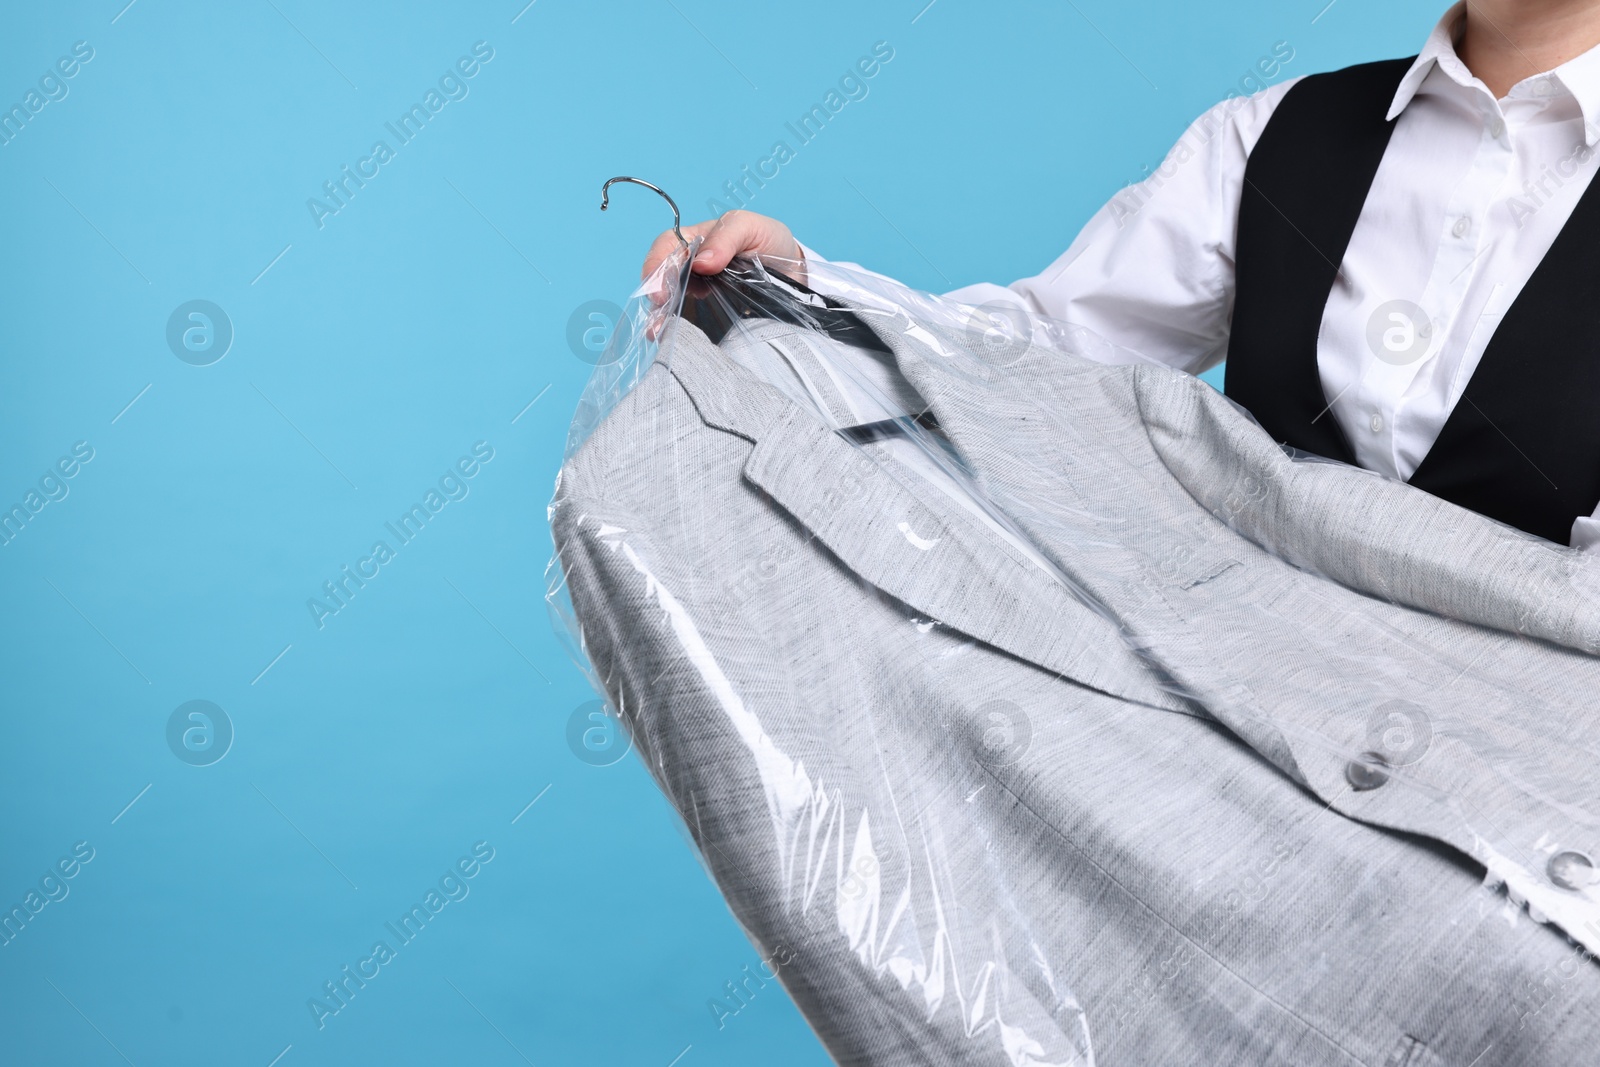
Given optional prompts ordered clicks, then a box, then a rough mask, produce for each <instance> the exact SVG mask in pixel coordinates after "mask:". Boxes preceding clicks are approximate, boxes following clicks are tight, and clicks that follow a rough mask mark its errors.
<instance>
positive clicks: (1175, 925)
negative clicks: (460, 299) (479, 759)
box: [549, 245, 1600, 1067]
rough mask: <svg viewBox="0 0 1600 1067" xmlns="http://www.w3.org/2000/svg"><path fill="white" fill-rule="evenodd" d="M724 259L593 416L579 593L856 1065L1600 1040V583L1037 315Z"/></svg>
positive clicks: (646, 726)
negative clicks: (1599, 1014)
mask: <svg viewBox="0 0 1600 1067" xmlns="http://www.w3.org/2000/svg"><path fill="white" fill-rule="evenodd" d="M694 250H695V246H693V245H691V246H690V247H689V248H687V249H683V250H680V251H679V252H678V253H677V254H675V255H674V256H672V257H669V259H668V260H667V262H666V263H664V264H663V265H662V266H661V268H660V269H658V270H657V271H656V272H655V273H654V274H653V275H652V276H651V277H649V278H647V279H646V280H645V282H644V283H642V284H641V286H640V287H639V289H638V290H637V291H636V292H635V293H634V295H633V297H632V299H631V300H630V302H629V304H628V307H627V309H626V311H625V314H624V319H623V322H622V323H620V324H619V326H618V328H617V329H616V331H615V332H614V334H613V338H612V344H611V347H610V348H608V349H607V351H606V353H605V354H604V356H603V357H602V359H601V360H600V362H599V363H598V365H597V367H596V369H595V372H594V375H593V377H592V379H591V381H590V383H589V386H588V388H587V389H586V391H585V393H584V396H583V398H582V400H581V402H580V405H579V409H578V412H577V414H576V416H575V418H574V421H573V426H572V430H571V433H570V435H569V446H568V451H567V456H566V462H565V464H564V466H563V469H562V472H561V475H560V478H559V481H558V485H557V489H556V493H555V497H554V499H553V500H552V502H551V505H550V512H549V514H550V521H551V525H552V528H553V532H554V539H555V544H556V558H555V559H554V560H552V563H551V567H550V571H549V575H550V592H549V602H550V604H551V607H552V611H553V613H554V616H555V618H556V620H557V624H558V627H559V628H561V629H562V630H563V632H564V633H565V634H566V635H567V636H568V637H569V639H570V641H571V647H572V650H573V653H574V656H575V658H576V659H577V661H578V662H579V663H580V664H581V665H582V666H583V667H584V668H585V669H586V670H587V671H588V672H589V673H590V676H591V678H592V680H593V682H594V685H595V687H596V689H597V690H598V691H599V692H601V693H602V694H604V696H605V698H606V700H607V702H608V704H609V705H610V707H611V708H612V709H614V711H615V714H616V715H617V717H618V718H619V720H620V721H621V722H622V723H623V724H624V725H625V727H626V729H627V730H628V731H629V733H630V735H631V737H632V738H633V741H634V744H635V746H636V749H637V751H638V752H639V754H640V756H641V757H642V758H643V760H644V761H645V763H646V764H647V766H648V767H649V769H650V772H651V773H652V775H653V776H654V777H655V779H656V781H657V783H658V784H659V786H660V788H661V789H662V790H663V792H664V793H665V794H666V795H667V797H668V798H669V799H670V800H671V802H672V803H673V805H674V806H675V808H676V809H677V811H678V812H679V813H680V815H681V816H682V818H683V820H684V823H685V825H686V827H687V829H688V831H689V832H690V834H691V835H692V837H693V840H694V842H695V844H696V846H697V848H698V850H699V852H700V855H701V857H702V859H703V861H704V862H705V864H706V865H707V868H708V870H709V872H710V874H711V875H712V877H713V878H714V879H715V880H716V883H717V885H718V886H719V888H720V889H721V891H722V892H723V894H724V896H725V897H726V899H727V900H728V903H729V905H730V907H731V909H732V911H733V913H734V914H735V916H736V917H737V918H738V920H739V922H740V923H741V924H742V925H743V927H744V928H745V930H746V931H747V932H748V934H749V936H750V937H751V939H752V940H753V941H754V942H755V943H756V944H757V945H758V946H759V947H760V948H761V949H763V951H764V958H768V959H771V960H773V961H774V963H773V964H772V966H771V973H768V974H764V975H762V976H760V980H776V981H779V982H782V983H783V985H784V986H785V988H787V989H788V990H789V992H790V993H791V995H792V996H793V997H794V999H795V1001H796V1003H797V1004H798V1005H799V1007H800V1009H801V1011H802V1012H803V1013H804V1014H805V1016H806V1018H807V1020H808V1021H809V1022H810V1024H811V1025H812V1027H813V1028H814V1029H815V1030H816V1032H817V1033H818V1035H819V1036H820V1037H821V1039H822V1040H823V1042H824V1044H825V1045H826V1047H827V1048H828V1050H829V1052H830V1054H832V1055H833V1056H834V1058H835V1059H836V1060H837V1061H838V1062H840V1063H851V1064H856V1063H860V1064H902V1063H903V1064H924V1063H951V1064H954V1063H962V1064H978V1063H994V1064H1008V1065H1013V1067H1023V1065H1029V1064H1040V1065H1042V1064H1091V1063H1099V1064H1148V1063H1158V1062H1202V1061H1207V1062H1252V1063H1255V1062H1260V1063H1269V1062H1293V1063H1297V1064H1320V1063H1329V1064H1334V1063H1339V1064H1348V1063H1350V1062H1351V1061H1352V1059H1354V1060H1355V1061H1358V1062H1363V1063H1384V1062H1389V1061H1390V1058H1392V1057H1393V1056H1395V1055H1397V1053H1396V1049H1401V1050H1402V1052H1403V1051H1404V1049H1406V1048H1409V1047H1411V1046H1408V1045H1406V1044H1405V1042H1407V1041H1410V1042H1413V1043H1418V1042H1421V1043H1424V1044H1427V1045H1428V1047H1429V1048H1430V1049H1431V1050H1432V1052H1431V1053H1430V1054H1436V1055H1439V1056H1441V1057H1443V1059H1442V1061H1441V1062H1456V1061H1457V1060H1458V1059H1459V1062H1463V1063H1466V1062H1470V1061H1471V1060H1472V1058H1473V1056H1474V1055H1477V1054H1478V1053H1479V1052H1480V1051H1481V1050H1482V1048H1483V1042H1484V1041H1492V1042H1494V1043H1496V1046H1497V1047H1499V1048H1500V1049H1501V1050H1502V1052H1504V1053H1505V1054H1506V1055H1507V1057H1508V1058H1504V1059H1496V1060H1495V1061H1494V1062H1507V1063H1510V1062H1524V1059H1519V1058H1517V1057H1518V1056H1519V1055H1520V1054H1521V1053H1520V1052H1519V1050H1525V1051H1526V1052H1527V1056H1528V1057H1534V1056H1535V1053H1537V1055H1538V1056H1545V1055H1547V1054H1549V1052H1550V1050H1551V1049H1561V1048H1565V1047H1566V1045H1565V1044H1563V1042H1572V1048H1573V1049H1574V1050H1576V1049H1578V1048H1580V1047H1584V1046H1582V1044H1581V1039H1582V1035H1583V1032H1584V1031H1583V1030H1582V1029H1581V1028H1574V1027H1572V1026H1571V1025H1570V1017H1571V1016H1570V1012H1567V1011H1565V1010H1558V1008H1557V1007H1556V1006H1555V1004H1554V1001H1553V1000H1552V997H1553V996H1554V995H1555V994H1549V995H1546V994H1548V993H1549V990H1550V989H1551V988H1552V987H1551V985H1550V982H1549V981H1548V980H1547V979H1548V978H1549V976H1550V975H1552V974H1559V975H1560V976H1561V979H1560V981H1561V982H1565V983H1567V984H1565V985H1562V984H1559V983H1558V984H1557V986H1556V987H1554V988H1556V989H1557V992H1558V993H1560V994H1561V995H1563V996H1576V995H1577V991H1585V992H1595V993H1596V994H1597V995H1600V984H1596V978H1595V974H1594V972H1595V971H1596V970H1597V968H1596V967H1595V965H1594V963H1593V961H1592V960H1591V958H1590V955H1591V953H1593V952H1594V951H1596V950H1600V892H1597V889H1596V886H1595V883H1594V880H1593V874H1594V863H1595V860H1594V857H1596V856H1600V852H1597V849H1600V840H1597V836H1600V831H1597V824H1596V816H1597V814H1600V776H1596V775H1595V774H1593V773H1592V768H1593V767H1594V766H1595V756H1596V751H1597V748H1600V745H1597V740H1600V738H1597V734H1600V729H1597V727H1596V726H1595V723H1594V717H1593V716H1592V714H1590V712H1589V710H1588V707H1587V703H1588V694H1591V693H1593V692H1596V691H1600V660H1597V659H1596V657H1595V655H1594V653H1595V651H1596V649H1597V648H1600V595H1597V594H1600V571H1597V569H1596V562H1595V560H1594V559H1593V558H1592V557H1590V556H1587V555H1584V554H1583V553H1581V552H1578V551H1575V550H1572V549H1568V548H1565V547H1558V546H1554V545H1551V544H1549V543H1548V542H1544V541H1542V540H1539V539H1537V538H1533V537H1530V536H1528V535H1525V534H1522V533H1520V532H1518V531H1516V530H1512V529H1510V528H1508V527H1505V526H1502V525H1500V524H1497V523H1495V522H1493V521H1491V520H1488V519H1485V518H1483V517H1481V516H1478V515H1476V514H1473V513H1471V512H1467V511H1464V510H1462V509H1460V508H1457V507H1455V506H1454V505H1451V504H1448V503H1445V502H1443V501H1441V500H1439V499H1437V498H1435V497H1432V496H1430V495H1428V494H1426V493H1423V492H1421V491H1418V490H1415V489H1412V488H1410V487H1408V486H1406V485H1404V484H1402V483H1399V482H1395V481H1390V480H1385V479H1383V478H1381V477H1379V476H1376V475H1373V474H1370V473H1368V472H1365V471H1361V470H1358V469H1355V468H1351V467H1346V466H1343V465H1340V464H1335V463H1330V462H1326V461H1321V460H1315V459H1312V458H1309V457H1303V456H1294V455H1288V454H1286V453H1285V452H1284V450H1283V449H1281V448H1279V447H1278V446H1277V445H1276V444H1275V443H1274V442H1273V441H1272V440H1271V439H1270V438H1269V437H1268V436H1267V435H1266V434H1265V433H1264V432H1263V431H1262V430H1261V429H1260V427H1259V426H1257V425H1256V424H1255V423H1254V422H1253V421H1252V420H1251V419H1250V417H1249V416H1248V414H1246V413H1245V412H1244V411H1243V410H1242V409H1240V408H1238V407H1237V406H1236V405H1234V404H1232V403H1231V402H1229V401H1228V400H1227V399H1226V398H1224V397H1223V396H1221V395H1220V394H1218V393H1217V392H1216V391H1214V390H1213V389H1211V388H1210V387H1209V386H1207V385H1206V384H1204V383H1203V382H1201V381H1199V380H1198V379H1196V378H1193V377H1191V376H1189V375H1186V374H1183V373H1181V372H1178V371H1174V370H1171V369H1168V368H1166V367H1162V366H1157V365H1155V364H1153V363H1150V362H1148V361H1145V360H1142V359H1141V358H1140V357H1139V356H1138V354H1137V353H1133V352H1129V351H1127V350H1125V349H1120V348H1118V347H1117V346H1115V345H1113V344H1111V343H1109V342H1107V341H1105V340H1103V339H1102V338H1099V337H1097V336H1095V335H1093V334H1092V333H1090V332H1089V331H1087V330H1083V329H1081V328H1076V327H1074V326H1072V325H1071V324H1067V323H1060V322H1055V321H1051V320H1048V319H1045V318H1043V317H1041V316H1039V315H1036V314H1034V313H1032V312H1031V311H1030V310H1029V309H1028V308H1027V307H1025V306H1023V305H1022V304H1021V303H1020V301H1019V302H1016V303H1007V304H996V305H985V306H983V307H973V306H970V305H967V304H963V303H960V302H958V301H955V300H951V299H948V298H941V297H937V296H931V295H929V294H926V293H921V292H917V291H914V290H910V289H908V288H906V287H904V286H901V285H899V284H898V283H895V282H893V281H892V280H890V279H887V278H883V277H881V276H878V275H872V274H868V273H866V272H861V271H856V270H851V269H847V268H844V267H839V266H836V265H833V264H829V263H826V262H822V261H817V260H811V261H809V262H796V261H783V260H773V259H767V260H764V261H745V260H736V261H735V263H734V264H733V265H732V266H730V268H729V269H728V270H727V271H724V272H722V273H720V274H718V275H714V276H710V277H702V276H698V275H692V274H690V273H689V272H688V271H687V269H686V264H687V263H688V260H689V257H690V256H691V255H692V254H693V252H694ZM1374 960H1381V961H1382V965H1381V966H1378V967H1375V966H1374V965H1373V961H1374ZM1397 987H1399V988H1404V989H1406V990H1408V991H1409V992H1408V996H1407V997H1406V998H1402V999H1401V1000H1400V1001H1398V1002H1397V1001H1396V999H1395V997H1394V995H1393V994H1394V990H1395V989H1396V988H1397ZM1541 991H1543V992H1541ZM1397 1003H1400V1004H1403V1005H1405V1007H1404V1008H1403V1009H1402V1008H1397V1007H1396V1006H1395V1005H1396V1004H1397ZM1353 1017H1354V1018H1362V1019H1364V1020H1366V1022H1365V1023H1364V1025H1362V1026H1359V1027H1352V1026H1351V1025H1350V1024H1349V1020H1350V1019H1351V1018H1353ZM1564 1020H1565V1021H1568V1022H1569V1025H1567V1026H1566V1027H1565V1028H1563V1027H1562V1026H1561V1025H1560V1024H1561V1023H1562V1022H1563V1021H1564ZM1423 1030H1427V1033H1426V1034H1424V1033H1422V1031H1423ZM1587 1032H1588V1034H1589V1035H1590V1037H1594V1036H1595V1035H1596V1034H1597V1033H1600V1030H1593V1029H1591V1030H1589V1031H1587ZM1219 1042H1220V1044H1219ZM1475 1042H1476V1046H1475V1047H1470V1046H1474V1043H1475ZM1469 1047H1470V1048H1469ZM1202 1048H1204V1049H1207V1050H1209V1051H1208V1052H1207V1053H1206V1054H1205V1055H1204V1056H1201V1055H1200V1054H1199V1053H1198V1052H1197V1051H1196V1050H1198V1049H1202ZM1457 1051H1461V1052H1463V1053H1467V1054H1465V1055H1461V1056H1459V1057H1458V1056H1457ZM1405 1054H1407V1055H1409V1054H1410V1053H1405ZM1574 1054H1576V1053H1574ZM1393 1062H1410V1061H1401V1060H1394V1061H1393ZM1417 1062H1422V1061H1420V1060H1419V1061H1417ZM1526 1062H1530V1063H1531V1062H1538V1060H1537V1059H1536V1058H1527V1059H1526Z"/></svg>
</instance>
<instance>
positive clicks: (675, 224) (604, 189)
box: [600, 174, 689, 248]
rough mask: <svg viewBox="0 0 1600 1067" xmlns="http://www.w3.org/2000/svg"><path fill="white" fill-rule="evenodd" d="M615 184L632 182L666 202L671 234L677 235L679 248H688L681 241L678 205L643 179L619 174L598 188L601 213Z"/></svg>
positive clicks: (607, 203) (682, 240)
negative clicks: (670, 210) (670, 213)
mask: <svg viewBox="0 0 1600 1067" xmlns="http://www.w3.org/2000/svg"><path fill="white" fill-rule="evenodd" d="M617 182H632V183H633V184H635V185H642V186H644V187H645V188H646V189H649V190H651V191H652V192H654V193H655V194H656V195H657V196H659V197H661V199H663V200H665V201H666V202H667V204H668V205H669V206H670V207H671V208H672V232H673V233H674V234H676V235H677V237H678V244H679V245H680V246H682V247H683V248H688V247H689V242H688V241H685V240H684V239H683V230H682V228H681V225H682V222H683V216H682V215H680V214H679V213H678V204H677V202H676V201H675V200H673V199H672V197H670V196H668V195H667V193H666V190H664V189H662V188H661V187H660V186H659V185H652V184H650V183H649V182H647V181H645V180H644V179H643V178H630V177H628V176H627V175H625V174H619V175H618V176H617V177H615V178H612V179H611V180H610V181H608V182H606V183H605V184H604V185H602V186H601V187H600V210H601V211H604V210H605V209H606V208H607V207H608V206H610V200H611V193H610V191H609V190H610V189H611V187H612V186H613V185H615V184H616V183H617Z"/></svg>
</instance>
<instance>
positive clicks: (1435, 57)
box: [1387, 0, 1600, 146]
mask: <svg viewBox="0 0 1600 1067" xmlns="http://www.w3.org/2000/svg"><path fill="white" fill-rule="evenodd" d="M1466 11H1467V5H1466V2H1465V0H1460V2H1458V3H1456V4H1455V5H1453V6H1452V7H1451V8H1450V10H1448V11H1446V12H1445V13H1444V15H1443V16H1442V17H1441V18H1440V19H1439V22H1438V24H1437V25H1435V26H1434V27H1433V32H1432V33H1430V34H1428V40H1427V41H1426V42H1425V43H1424V44H1423V46H1422V51H1421V52H1419V53H1417V58H1416V60H1415V61H1413V62H1412V64H1411V67H1410V69H1409V70H1407V71H1406V75H1405V77H1404V78H1401V79H1400V87H1399V88H1398V89H1396V90H1395V94H1394V100H1393V102H1392V103H1390V105H1389V114H1388V115H1387V118H1388V119H1389V120H1390V121H1391V122H1392V121H1393V120H1394V119H1395V117H1396V116H1398V115H1399V114H1400V113H1401V112H1402V111H1404V110H1405V109H1406V107H1407V106H1408V105H1409V104H1410V103H1411V101H1412V99H1413V98H1415V97H1416V95H1417V92H1418V90H1420V89H1421V88H1422V83H1423V81H1424V80H1426V79H1427V77H1428V75H1429V74H1431V73H1432V72H1433V70H1434V68H1436V67H1437V68H1438V70H1439V73H1441V74H1443V75H1445V76H1446V77H1448V78H1449V79H1450V80H1451V81H1453V82H1455V83H1456V84H1457V85H1461V86H1463V87H1473V86H1476V87H1477V88H1478V89H1480V90H1481V91H1483V92H1484V93H1485V94H1487V93H1488V91H1489V89H1488V87H1487V86H1485V85H1484V84H1483V83H1482V82H1481V81H1479V80H1478V79H1477V78H1476V77H1474V76H1473V74H1472V72H1471V71H1470V70H1468V69H1467V65H1466V64H1465V63H1463V62H1461V57H1460V56H1458V55H1457V54H1456V44H1455V42H1456V38H1457V36H1458V35H1459V34H1460V32H1461V24H1462V20H1463V19H1465V17H1466ZM1544 73H1545V76H1546V77H1549V78H1551V79H1553V80H1555V81H1557V82H1559V83H1560V84H1561V86H1562V87H1563V88H1565V89H1566V90H1567V92H1569V93H1571V94H1572V96H1573V98H1574V99H1575V100H1577V102H1578V107H1579V108H1580V109H1581V110H1582V111H1583V138H1584V141H1585V143H1587V144H1589V145H1590V146H1593V145H1594V143H1595V141H1596V140H1597V139H1600V47H1595V48H1591V49H1589V51H1587V52H1585V53H1583V54H1582V55H1580V56H1576V57H1574V58H1572V59H1569V60H1568V61H1567V62H1565V63H1563V64H1561V65H1560V66H1559V67H1556V68H1555V69H1554V70H1550V71H1546V72H1544ZM1537 77H1538V75H1535V78H1537ZM1533 80H1534V79H1532V78H1530V79H1525V80H1524V82H1527V81H1533ZM1524 82H1518V83H1517V84H1518V85H1522V84H1524ZM1512 91H1513V92H1516V91H1517V90H1516V88H1515V87H1513V89H1512Z"/></svg>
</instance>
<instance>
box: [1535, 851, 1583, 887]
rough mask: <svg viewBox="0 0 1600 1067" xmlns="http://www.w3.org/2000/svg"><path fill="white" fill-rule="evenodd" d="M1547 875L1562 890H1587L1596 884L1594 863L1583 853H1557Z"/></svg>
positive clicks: (1551, 859)
mask: <svg viewBox="0 0 1600 1067" xmlns="http://www.w3.org/2000/svg"><path fill="white" fill-rule="evenodd" d="M1545 873H1546V874H1548V875H1549V876H1550V880H1551V881H1552V882H1554V883H1555V884H1556V885H1558V886H1560V887H1561V888H1562V889H1587V888H1588V887H1589V885H1590V884H1591V883H1593V882H1594V861H1593V860H1591V859H1589V857H1588V856H1585V855H1584V854H1583V853H1582V852H1570V851H1569V852H1557V853H1556V854H1555V855H1554V856H1551V857H1550V862H1549V863H1548V864H1547V865H1546V866H1545Z"/></svg>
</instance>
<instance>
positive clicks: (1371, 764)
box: [1344, 752, 1554, 862]
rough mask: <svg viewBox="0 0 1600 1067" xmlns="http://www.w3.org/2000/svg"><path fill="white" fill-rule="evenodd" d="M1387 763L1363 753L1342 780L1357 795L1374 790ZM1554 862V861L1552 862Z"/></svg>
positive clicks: (1373, 754)
mask: <svg viewBox="0 0 1600 1067" xmlns="http://www.w3.org/2000/svg"><path fill="white" fill-rule="evenodd" d="M1388 767H1389V761H1388V760H1386V759H1384V758H1383V756H1381V755H1380V754H1378V753H1376V752H1363V753H1361V755H1360V756H1358V757H1356V758H1355V759H1353V760H1351V761H1350V762H1349V763H1346V764H1345V765H1344V779H1345V781H1347V782H1349V783H1350V788H1351V789H1354V790H1355V791H1356V792H1357V793H1365V792H1366V791H1367V790H1369V789H1376V788H1378V787H1379V786H1380V785H1382V784H1383V783H1385V782H1387V781H1388V780H1389V771H1388ZM1552 862H1554V861H1552Z"/></svg>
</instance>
